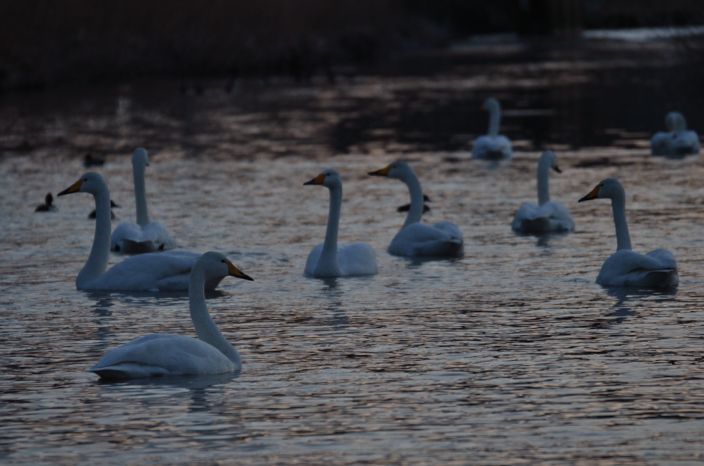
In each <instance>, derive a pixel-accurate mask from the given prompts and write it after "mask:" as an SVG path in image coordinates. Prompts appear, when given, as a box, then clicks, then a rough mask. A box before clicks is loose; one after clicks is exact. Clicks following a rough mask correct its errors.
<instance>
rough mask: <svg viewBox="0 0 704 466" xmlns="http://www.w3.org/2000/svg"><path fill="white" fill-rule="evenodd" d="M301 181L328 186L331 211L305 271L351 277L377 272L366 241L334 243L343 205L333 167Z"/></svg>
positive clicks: (307, 273) (374, 259) (320, 275)
mask: <svg viewBox="0 0 704 466" xmlns="http://www.w3.org/2000/svg"><path fill="white" fill-rule="evenodd" d="M304 185H321V186H325V187H326V188H328V189H329V190H330V212H329V214H328V225H327V231H326V233H325V242H324V243H323V244H319V245H318V246H316V247H315V248H313V250H312V251H311V252H310V254H309V255H308V259H307V260H306V266H305V269H304V270H305V275H307V276H309V277H316V278H327V277H350V276H359V275H374V274H376V273H377V265H376V254H374V250H373V249H372V248H371V246H369V245H368V244H366V243H353V244H348V245H338V244H337V232H338V227H339V224H340V209H341V207H342V180H341V179H340V175H339V174H338V173H337V172H336V171H335V170H325V171H323V172H322V173H321V174H319V175H318V176H316V177H315V178H313V179H312V180H310V181H307V182H306V183H304Z"/></svg>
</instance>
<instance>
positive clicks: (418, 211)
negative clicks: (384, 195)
mask: <svg viewBox="0 0 704 466" xmlns="http://www.w3.org/2000/svg"><path fill="white" fill-rule="evenodd" d="M369 174H370V175H373V176H386V177H389V178H396V179H399V180H401V181H403V182H404V183H405V184H406V186H408V190H409V192H410V195H411V206H410V208H409V210H408V214H407V215H406V221H405V222H404V224H403V226H402V227H401V230H399V232H398V233H397V234H396V236H395V237H394V238H393V239H392V240H391V244H390V245H389V254H393V255H395V256H407V257H459V256H461V255H462V253H463V247H464V240H463V238H462V232H461V231H460V229H459V228H458V227H457V225H455V224H453V223H450V222H438V223H435V224H432V225H429V224H424V223H420V220H421V216H422V215H423V190H422V188H421V185H420V182H419V181H418V178H417V177H416V174H415V173H414V172H413V169H412V168H411V167H410V165H408V164H407V163H406V162H403V161H396V162H393V163H391V164H390V165H387V166H386V167H384V168H382V169H380V170H376V171H373V172H370V173H369Z"/></svg>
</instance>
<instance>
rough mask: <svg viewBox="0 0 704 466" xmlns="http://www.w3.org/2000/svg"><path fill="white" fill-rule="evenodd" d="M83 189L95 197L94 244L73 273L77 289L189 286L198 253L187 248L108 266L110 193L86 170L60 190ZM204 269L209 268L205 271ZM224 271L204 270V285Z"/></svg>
mask: <svg viewBox="0 0 704 466" xmlns="http://www.w3.org/2000/svg"><path fill="white" fill-rule="evenodd" d="M77 192H85V193H90V194H92V195H93V197H94V198H95V209H96V221H95V236H94V237H93V246H92V248H91V250H90V255H89V256H88V260H87V261H86V263H85V265H84V266H83V268H82V269H81V271H80V272H79V273H78V276H77V277H76V288H78V289H79V290H113V291H179V290H181V291H183V290H187V289H188V276H189V274H190V273H191V268H192V267H193V264H195V262H196V260H197V259H198V257H199V256H200V255H199V254H196V253H194V252H189V251H178V250H176V251H166V252H159V253H148V254H141V255H139V256H133V257H129V258H127V259H125V260H123V261H122V262H120V263H119V264H116V265H114V266H113V267H111V268H110V269H109V270H106V269H107V266H108V257H109V256H110V193H109V192H108V187H107V185H106V184H105V180H103V177H102V176H100V174H98V173H94V172H88V173H86V174H84V175H83V176H82V177H81V178H80V179H79V180H78V181H76V182H75V183H74V184H72V185H71V186H69V187H68V188H66V189H65V190H64V191H62V192H60V193H59V196H63V195H66V194H71V193H77ZM206 272H209V270H208V271H206ZM223 278H225V275H224V274H209V273H206V281H205V286H206V288H207V289H208V290H212V289H215V287H217V286H218V284H219V283H220V281H221V280H222V279H223Z"/></svg>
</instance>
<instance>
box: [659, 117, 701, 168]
mask: <svg viewBox="0 0 704 466" xmlns="http://www.w3.org/2000/svg"><path fill="white" fill-rule="evenodd" d="M665 126H666V127H667V131H666V132H665V131H659V132H657V133H655V134H654V135H653V137H652V138H651V139H650V149H651V152H652V154H653V155H665V156H669V157H683V156H685V155H692V154H699V150H700V145H699V136H698V135H697V133H695V132H694V131H691V130H687V121H686V120H685V119H684V116H683V115H682V114H681V113H679V112H670V113H668V114H667V115H666V116H665Z"/></svg>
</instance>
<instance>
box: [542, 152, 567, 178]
mask: <svg viewBox="0 0 704 466" xmlns="http://www.w3.org/2000/svg"><path fill="white" fill-rule="evenodd" d="M540 163H541V164H547V166H548V167H550V168H552V169H553V170H555V171H556V172H557V173H562V170H560V167H558V166H557V157H556V156H555V153H554V152H553V151H551V150H546V151H545V152H543V155H541V156H540Z"/></svg>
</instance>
